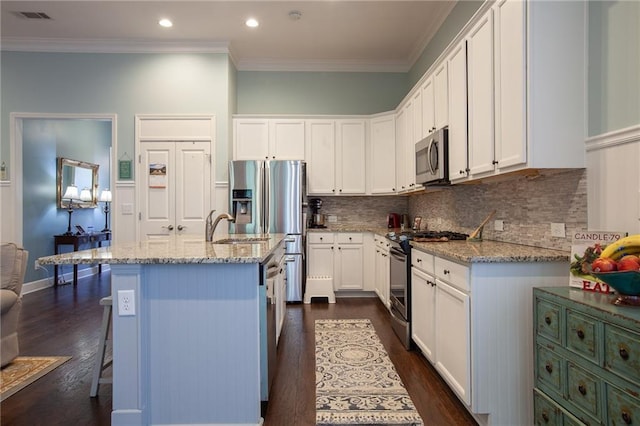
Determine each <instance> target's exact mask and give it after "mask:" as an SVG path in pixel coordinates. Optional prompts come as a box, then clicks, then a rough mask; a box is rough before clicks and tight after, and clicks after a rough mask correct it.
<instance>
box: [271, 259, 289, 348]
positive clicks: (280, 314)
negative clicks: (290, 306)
mask: <svg viewBox="0 0 640 426" xmlns="http://www.w3.org/2000/svg"><path fill="white" fill-rule="evenodd" d="M272 284H273V285H274V292H275V298H274V299H275V303H276V346H277V345H278V342H279V341H280V335H281V334H282V328H283V327H284V319H285V318H286V311H287V278H286V273H285V270H284V267H281V268H280V270H279V272H278V275H277V276H276V278H275V279H274V281H273V283H272Z"/></svg>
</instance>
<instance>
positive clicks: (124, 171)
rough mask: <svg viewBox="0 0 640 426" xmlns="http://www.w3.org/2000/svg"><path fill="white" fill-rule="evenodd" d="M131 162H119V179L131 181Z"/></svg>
mask: <svg viewBox="0 0 640 426" xmlns="http://www.w3.org/2000/svg"><path fill="white" fill-rule="evenodd" d="M131 175H132V173H131V160H119V161H118V179H122V180H126V179H131Z"/></svg>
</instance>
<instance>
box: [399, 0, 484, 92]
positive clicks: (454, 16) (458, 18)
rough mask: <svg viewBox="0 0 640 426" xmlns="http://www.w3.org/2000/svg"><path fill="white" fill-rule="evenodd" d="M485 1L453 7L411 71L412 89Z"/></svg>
mask: <svg viewBox="0 0 640 426" xmlns="http://www.w3.org/2000/svg"><path fill="white" fill-rule="evenodd" d="M483 3H484V0H462V1H458V3H457V4H456V5H455V6H454V7H453V9H452V10H451V12H450V13H449V16H447V19H445V21H444V22H443V23H442V26H441V27H440V29H439V30H438V32H437V33H436V34H435V35H434V36H433V38H432V39H431V40H430V41H429V44H428V45H427V47H426V48H425V49H424V50H423V51H422V54H421V55H420V57H419V58H418V60H417V61H416V63H415V64H414V65H413V66H412V67H411V69H410V70H409V77H408V84H409V89H411V88H412V87H413V86H415V84H416V83H417V82H418V80H420V78H421V77H422V76H423V75H424V73H425V72H426V71H427V70H428V69H429V67H430V66H431V65H433V63H434V62H435V61H436V59H438V56H440V54H441V53H442V52H443V51H444V49H446V48H447V46H448V45H449V43H451V41H452V40H453V39H454V38H455V37H456V36H457V35H458V33H459V32H460V30H461V29H462V28H463V27H464V26H465V24H466V23H467V22H469V20H470V19H471V17H472V16H473V14H474V13H476V12H477V11H478V9H479V8H480V6H482V4H483Z"/></svg>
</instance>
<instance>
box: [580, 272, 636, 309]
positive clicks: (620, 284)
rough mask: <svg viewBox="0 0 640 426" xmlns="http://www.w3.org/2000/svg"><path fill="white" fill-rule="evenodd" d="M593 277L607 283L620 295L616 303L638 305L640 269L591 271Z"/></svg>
mask: <svg viewBox="0 0 640 426" xmlns="http://www.w3.org/2000/svg"><path fill="white" fill-rule="evenodd" d="M591 274H592V275H593V276H594V277H597V278H598V279H600V280H601V281H603V282H605V283H607V284H608V285H609V287H611V288H613V289H614V290H616V291H617V292H618V293H619V295H620V297H619V298H618V300H616V301H615V302H614V303H615V304H616V305H634V306H636V305H637V306H640V271H613V272H592V273H591Z"/></svg>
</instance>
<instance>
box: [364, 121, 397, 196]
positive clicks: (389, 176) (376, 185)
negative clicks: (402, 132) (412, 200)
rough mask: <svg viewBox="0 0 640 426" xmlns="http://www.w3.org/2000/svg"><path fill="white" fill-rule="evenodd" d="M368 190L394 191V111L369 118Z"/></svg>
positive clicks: (376, 192)
mask: <svg viewBox="0 0 640 426" xmlns="http://www.w3.org/2000/svg"><path fill="white" fill-rule="evenodd" d="M370 128H371V138H370V147H371V149H370V153H371V157H370V158H371V164H370V166H369V171H370V172H369V190H370V192H371V193H372V194H394V193H395V192H396V121H395V115H394V113H387V114H381V115H379V116H376V117H374V118H372V119H371V121H370Z"/></svg>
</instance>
